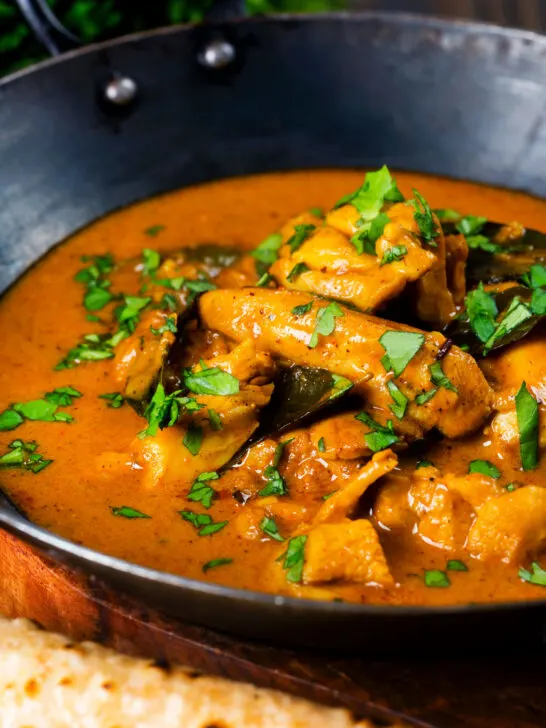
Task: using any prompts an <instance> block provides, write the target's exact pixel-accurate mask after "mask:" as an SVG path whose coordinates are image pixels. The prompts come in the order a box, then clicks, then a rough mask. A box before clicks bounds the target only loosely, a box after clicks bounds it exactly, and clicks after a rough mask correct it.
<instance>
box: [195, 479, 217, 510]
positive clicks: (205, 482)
mask: <svg viewBox="0 0 546 728" xmlns="http://www.w3.org/2000/svg"><path fill="white" fill-rule="evenodd" d="M219 477H220V476H219V475H218V473H216V472H214V471H211V472H208V473H201V475H199V476H198V477H197V478H196V480H194V481H193V483H192V486H191V488H190V491H189V493H188V496H187V498H188V500H189V501H194V502H196V503H202V504H203V505H204V506H205V508H210V507H211V505H212V501H213V500H214V497H215V496H216V491H215V490H214V488H213V487H212V486H211V485H209V481H211V480H218V478H219Z"/></svg>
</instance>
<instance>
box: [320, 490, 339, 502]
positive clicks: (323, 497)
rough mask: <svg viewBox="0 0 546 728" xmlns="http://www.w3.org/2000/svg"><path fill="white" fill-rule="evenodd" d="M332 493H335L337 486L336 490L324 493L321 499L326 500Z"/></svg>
mask: <svg viewBox="0 0 546 728" xmlns="http://www.w3.org/2000/svg"><path fill="white" fill-rule="evenodd" d="M334 493H337V488H336V490H332V491H330V493H326V494H325V495H323V496H322V500H323V501H326V500H328V499H329V498H331V497H332V496H333V495H334Z"/></svg>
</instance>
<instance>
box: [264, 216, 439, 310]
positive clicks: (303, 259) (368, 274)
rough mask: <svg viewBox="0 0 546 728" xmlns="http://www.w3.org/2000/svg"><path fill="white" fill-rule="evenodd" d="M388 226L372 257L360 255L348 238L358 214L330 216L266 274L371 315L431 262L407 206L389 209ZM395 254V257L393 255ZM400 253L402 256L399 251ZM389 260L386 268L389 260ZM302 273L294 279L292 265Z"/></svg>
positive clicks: (431, 254) (299, 220) (290, 230)
mask: <svg viewBox="0 0 546 728" xmlns="http://www.w3.org/2000/svg"><path fill="white" fill-rule="evenodd" d="M387 214H388V216H389V218H390V222H389V223H388V224H387V225H386V226H385V228H384V230H383V233H382V235H381V236H380V238H379V239H378V240H377V242H376V246H375V247H376V254H370V253H366V252H364V253H363V254H362V255H359V254H358V252H357V249H356V248H355V246H354V245H353V244H352V243H351V242H350V237H351V236H352V235H354V234H355V233H356V232H358V227H357V225H356V223H357V222H358V220H359V213H358V212H357V210H356V209H355V208H354V207H353V206H352V205H345V206H343V207H341V208H339V209H338V210H334V211H333V212H331V213H330V214H329V215H328V216H327V218H326V223H325V224H324V225H321V226H318V225H317V226H316V227H315V229H314V230H313V231H312V232H310V234H309V235H308V237H307V239H306V240H305V241H304V242H303V244H302V245H301V246H300V247H299V248H298V249H297V250H295V251H294V252H290V247H289V246H288V245H284V246H283V247H282V248H281V251H280V256H279V259H278V260H277V261H276V262H275V263H274V264H273V266H272V267H271V271H270V272H271V274H272V275H273V276H274V277H275V278H276V279H277V281H278V282H279V283H280V284H281V285H282V286H284V287H285V288H289V289H293V290H298V291H307V292H310V293H316V294H318V295H321V296H325V297H328V298H335V299H337V300H340V301H347V302H350V303H352V304H354V305H355V306H357V307H358V308H360V309H362V310H364V311H375V310H376V309H377V308H378V307H379V306H380V305H381V304H383V303H384V302H385V301H388V300H389V299H391V298H394V297H395V296H397V295H399V294H400V293H401V292H402V291H403V289H404V287H405V286H406V284H407V283H408V282H411V281H415V280H417V279H418V278H420V277H422V276H423V275H425V273H427V271H429V270H431V269H432V268H433V267H434V265H435V263H436V253H435V252H434V251H433V249H432V248H431V249H428V250H427V249H425V248H424V247H423V246H422V245H421V243H420V241H419V237H418V233H419V228H418V226H417V224H416V222H415V220H414V218H413V214H414V210H413V208H410V207H409V206H408V205H406V204H398V205H393V206H392V207H391V208H390V210H389V211H388V213H387ZM302 223H303V220H302V218H301V217H300V218H297V219H296V220H294V221H292V224H291V225H289V226H288V231H287V230H286V229H285V231H283V232H284V235H285V241H286V239H287V238H289V237H290V236H291V235H292V233H293V232H294V226H295V225H296V224H302ZM393 250H394V252H395V253H396V252H398V255H394V256H393V253H392V252H390V251H393ZM403 250H405V252H402V251H403ZM389 255H391V256H393V260H392V261H391V262H389V263H388V264H385V261H386V260H388V256H389ZM296 265H297V266H305V267H306V269H305V270H304V272H302V273H301V274H300V275H298V276H297V277H296V276H294V275H291V271H292V270H293V269H294V266H296Z"/></svg>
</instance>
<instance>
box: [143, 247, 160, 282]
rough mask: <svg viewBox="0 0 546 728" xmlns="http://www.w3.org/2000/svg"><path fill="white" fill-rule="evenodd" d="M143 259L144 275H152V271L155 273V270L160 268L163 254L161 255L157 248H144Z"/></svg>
mask: <svg viewBox="0 0 546 728" xmlns="http://www.w3.org/2000/svg"><path fill="white" fill-rule="evenodd" d="M142 260H143V265H142V275H143V276H150V275H152V273H155V271H156V270H157V269H158V268H159V266H160V263H161V256H160V255H159V253H158V252H157V250H152V249H151V248H144V249H143V251H142Z"/></svg>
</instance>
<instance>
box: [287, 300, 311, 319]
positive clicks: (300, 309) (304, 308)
mask: <svg viewBox="0 0 546 728" xmlns="http://www.w3.org/2000/svg"><path fill="white" fill-rule="evenodd" d="M312 308H313V301H309V303H302V304H301V306H294V308H293V309H292V313H293V314H294V316H304V315H305V314H306V313H309V311H310V310H311V309H312Z"/></svg>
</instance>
